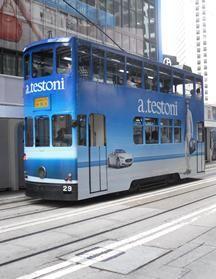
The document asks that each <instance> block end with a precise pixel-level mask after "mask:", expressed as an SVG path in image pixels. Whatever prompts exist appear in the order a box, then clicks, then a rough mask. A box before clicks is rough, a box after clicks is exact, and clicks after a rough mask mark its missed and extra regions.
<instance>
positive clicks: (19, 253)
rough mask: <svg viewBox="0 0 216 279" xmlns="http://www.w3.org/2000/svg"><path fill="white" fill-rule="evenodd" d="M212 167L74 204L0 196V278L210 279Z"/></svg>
mask: <svg viewBox="0 0 216 279" xmlns="http://www.w3.org/2000/svg"><path fill="white" fill-rule="evenodd" d="M215 274H216V168H215V167H212V168H210V169H208V170H207V171H206V175H205V176H204V177H203V179H202V180H191V181H183V182H182V183H181V184H179V185H175V186H172V187H168V188H161V189H156V190H154V191H148V192H140V193H136V194H134V195H126V194H124V195H123V194H120V195H112V196H109V197H101V198H97V199H93V200H90V201H82V202H77V203H63V202H47V201H42V200H32V199H29V198H27V197H25V195H24V193H22V192H19V193H1V194H0V278H1V279H4V278H6V279H13V278H19V279H21V278H22V279H24V278H25V279H30V278H32V279H33V278H43V279H48V278H49V279H54V278H70V279H71V278H82V279H83V278H86V279H89V278H91V279H92V278H94V279H95V278H96V279H97V278H100V279H101V278H102V279H108V278H109V279H111V278H112V279H115V278H130V279H132V278H133V279H134V278H137V279H138V278H142V279H143V278H144V279H158V278H160V279H177V278H178V279H179V278H184V279H199V278H202V279H203V278H205V279H210V278H212V279H215V278H216V275H215Z"/></svg>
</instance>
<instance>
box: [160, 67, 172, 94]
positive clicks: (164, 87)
mask: <svg viewBox="0 0 216 279" xmlns="http://www.w3.org/2000/svg"><path fill="white" fill-rule="evenodd" d="M159 86H160V92H164V93H169V92H171V91H172V73H171V71H170V70H169V69H166V68H165V67H160V69H159Z"/></svg>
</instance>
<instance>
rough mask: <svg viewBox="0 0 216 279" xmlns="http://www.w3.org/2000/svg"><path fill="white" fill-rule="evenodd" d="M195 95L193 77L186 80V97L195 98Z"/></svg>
mask: <svg viewBox="0 0 216 279" xmlns="http://www.w3.org/2000/svg"><path fill="white" fill-rule="evenodd" d="M194 94H195V88H194V78H193V77H186V78H185V95H186V96H193V95H194Z"/></svg>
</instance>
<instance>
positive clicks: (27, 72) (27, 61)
mask: <svg viewBox="0 0 216 279" xmlns="http://www.w3.org/2000/svg"><path fill="white" fill-rule="evenodd" d="M29 77H30V55H29V54H26V55H25V57H24V79H25V80H26V79H29Z"/></svg>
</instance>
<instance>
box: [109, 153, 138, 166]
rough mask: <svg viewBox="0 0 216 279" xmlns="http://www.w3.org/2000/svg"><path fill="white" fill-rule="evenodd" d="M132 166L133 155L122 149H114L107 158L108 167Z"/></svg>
mask: <svg viewBox="0 0 216 279" xmlns="http://www.w3.org/2000/svg"><path fill="white" fill-rule="evenodd" d="M132 164H133V155H132V154H129V153H127V152H126V151H125V150H123V149H116V150H115V151H114V152H112V153H110V154H109V156H108V166H109V167H113V168H121V167H130V166H131V165H132Z"/></svg>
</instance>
